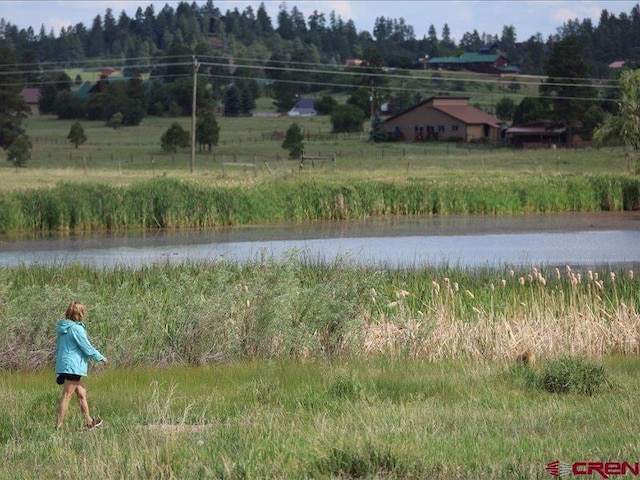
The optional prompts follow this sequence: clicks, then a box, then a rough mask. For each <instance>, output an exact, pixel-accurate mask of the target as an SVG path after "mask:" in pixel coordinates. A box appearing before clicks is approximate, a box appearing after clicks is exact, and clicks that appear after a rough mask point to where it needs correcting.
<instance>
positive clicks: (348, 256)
mask: <svg viewBox="0 0 640 480" xmlns="http://www.w3.org/2000/svg"><path fill="white" fill-rule="evenodd" d="M292 255H295V256H297V257H299V258H304V259H307V260H310V261H314V262H332V261H335V260H336V259H340V260H341V261H345V262H351V263H355V264H361V265H380V266H383V267H420V266H427V265H430V266H447V265H448V266H450V267H491V268H496V267H505V266H528V265H533V266H538V265H539V266H542V265H549V266H564V265H571V266H579V265H582V266H594V267H595V266H598V265H627V264H629V265H632V264H634V263H637V262H640V213H638V212H615V213H612V212H607V213H595V214H594V213H589V214H583V213H571V214H553V215H517V216H442V217H400V216H394V217H385V218H371V219H366V220H359V221H343V222H321V223H313V224H304V225H301V224H279V225H269V226H251V227H241V228H225V229H217V230H172V231H146V232H143V233H136V234H118V235H116V234H95V235H64V236H49V237H47V238H2V239H0V266H10V265H19V264H24V265H31V264H66V263H83V264H92V265H96V266H106V267H113V266H129V267H139V266H141V265H148V264H153V263H160V262H164V263H167V262H168V263H179V262H185V261H195V262H216V261H220V260H226V261H234V262H247V261H255V260H259V259H264V258H273V259H275V260H278V261H279V260H283V259H286V258H289V257H290V256H292Z"/></svg>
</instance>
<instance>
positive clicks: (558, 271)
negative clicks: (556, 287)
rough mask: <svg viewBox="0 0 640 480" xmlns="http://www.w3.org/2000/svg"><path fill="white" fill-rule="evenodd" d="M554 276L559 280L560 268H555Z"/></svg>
mask: <svg viewBox="0 0 640 480" xmlns="http://www.w3.org/2000/svg"><path fill="white" fill-rule="evenodd" d="M556 278H557V279H558V280H560V269H559V268H556Z"/></svg>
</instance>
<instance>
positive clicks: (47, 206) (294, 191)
mask: <svg viewBox="0 0 640 480" xmlns="http://www.w3.org/2000/svg"><path fill="white" fill-rule="evenodd" d="M638 208H640V177H638V176H628V175H618V176H615V175H594V176H565V177H559V178H537V179H529V180H526V181H522V180H502V181H499V180H486V179H484V178H468V179H466V180H458V181H442V182H430V181H415V182H393V181H387V182H380V181H345V182H330V181H322V180H320V181H297V180H291V181H277V182H270V183H261V184H259V185H254V186H252V187H250V188H247V187H239V186H236V187H207V186H201V185H197V184H194V183H191V182H186V181H178V180H173V179H164V178H157V179H153V180H148V181H144V182H139V183H136V184H133V185H130V186H127V187H119V186H112V185H108V184H102V183H62V184H58V185H57V186H55V187H53V188H41V189H37V190H32V189H29V190H17V191H10V192H2V193H0V231H3V232H5V233H7V232H11V231H45V232H46V231H52V230H54V231H55V230H58V231H67V230H84V231H90V230H130V229H144V228H202V227H216V226H229V225H245V224H264V223H270V222H280V221H294V222H309V221H317V220H343V219H358V218H365V217H368V216H382V215H434V214H439V215H449V214H514V213H532V212H567V211H602V210H606V211H621V210H634V209H638Z"/></svg>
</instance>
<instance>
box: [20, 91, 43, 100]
mask: <svg viewBox="0 0 640 480" xmlns="http://www.w3.org/2000/svg"><path fill="white" fill-rule="evenodd" d="M20 95H22V98H23V99H24V101H25V102H27V103H38V102H40V89H39V88H23V89H22V91H21V92H20Z"/></svg>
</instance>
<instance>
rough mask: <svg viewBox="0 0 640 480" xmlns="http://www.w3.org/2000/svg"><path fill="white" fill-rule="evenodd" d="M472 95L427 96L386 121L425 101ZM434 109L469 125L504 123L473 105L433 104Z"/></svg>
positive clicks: (497, 124) (495, 125) (494, 125)
mask: <svg viewBox="0 0 640 480" xmlns="http://www.w3.org/2000/svg"><path fill="white" fill-rule="evenodd" d="M469 98H470V97H454V96H440V97H430V98H427V99H426V100H423V101H422V102H420V103H417V104H416V105H414V106H413V107H410V108H408V109H406V110H404V111H402V112H400V113H396V114H395V115H392V116H391V117H389V118H387V119H386V120H385V121H384V123H388V122H391V121H393V120H395V119H396V118H398V117H400V116H402V115H404V114H406V113H408V112H410V111H411V110H414V109H416V108H419V107H421V106H422V105H424V104H425V103H430V102H433V101H434V100H437V99H448V100H450V99H464V100H467V101H468V100H469ZM433 109H434V110H439V111H441V112H443V113H445V114H447V115H449V116H450V117H453V118H456V119H458V120H460V121H462V122H464V123H466V124H468V125H478V124H487V125H490V126H492V127H496V128H498V127H500V125H502V120H500V119H498V118H496V117H494V116H493V115H490V114H488V113H487V112H484V111H482V110H480V109H479V108H476V107H473V106H471V105H438V106H435V105H434V106H433Z"/></svg>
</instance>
